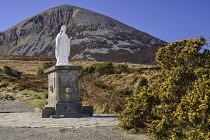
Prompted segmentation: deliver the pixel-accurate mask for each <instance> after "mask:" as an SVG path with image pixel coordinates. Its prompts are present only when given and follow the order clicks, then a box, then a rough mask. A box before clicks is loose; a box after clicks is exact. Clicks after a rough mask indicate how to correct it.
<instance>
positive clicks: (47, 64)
mask: <svg viewBox="0 0 210 140" xmlns="http://www.w3.org/2000/svg"><path fill="white" fill-rule="evenodd" d="M54 65H55V62H45V63H43V65H42V68H39V69H38V70H37V72H36V75H37V76H38V77H44V76H46V75H45V74H44V70H45V69H48V68H50V67H52V66H54Z"/></svg>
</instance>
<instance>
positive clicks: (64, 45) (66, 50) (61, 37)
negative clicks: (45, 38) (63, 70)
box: [55, 25, 71, 66]
mask: <svg viewBox="0 0 210 140" xmlns="http://www.w3.org/2000/svg"><path fill="white" fill-rule="evenodd" d="M70 39H71V38H70ZM70 39H69V38H68V36H67V34H66V26H65V25H63V26H62V27H61V31H60V33H58V35H57V37H56V46H55V57H56V59H57V63H56V66H61V65H62V66H63V65H70V63H69V60H68V57H69V54H70Z"/></svg>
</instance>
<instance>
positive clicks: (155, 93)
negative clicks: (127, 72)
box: [119, 37, 210, 140]
mask: <svg viewBox="0 0 210 140" xmlns="http://www.w3.org/2000/svg"><path fill="white" fill-rule="evenodd" d="M204 45H206V42H205V39H204V38H203V37H201V38H200V39H197V38H194V39H186V40H181V41H175V42H173V43H171V44H169V45H168V46H166V47H163V48H160V49H159V51H158V53H157V57H156V60H157V61H158V62H159V63H160V65H161V67H162V72H161V73H159V74H154V75H153V76H151V77H150V78H149V80H148V85H146V86H143V87H141V89H140V92H139V93H138V94H133V95H132V96H130V97H128V98H126V101H127V104H126V105H125V109H124V111H123V112H122V113H121V114H120V116H119V120H120V121H121V122H120V126H121V127H122V128H124V129H126V130H135V131H140V130H146V131H148V132H150V133H151V138H152V139H157V140H161V139H164V140H168V139H173V140H180V139H186V140H188V139H189V140H194V139H199V140H207V139H210V133H209V132H210V71H209V69H210V51H209V50H205V51H204V52H203V53H199V50H200V49H201V48H202V47H203V46H204ZM140 83H142V84H143V85H144V84H145V83H146V82H143V80H142V81H141V82H140ZM142 84H141V85H142ZM139 85H140V84H139Z"/></svg>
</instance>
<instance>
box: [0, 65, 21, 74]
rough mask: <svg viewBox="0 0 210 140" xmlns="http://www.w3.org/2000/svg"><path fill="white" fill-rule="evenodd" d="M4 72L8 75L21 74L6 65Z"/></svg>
mask: <svg viewBox="0 0 210 140" xmlns="http://www.w3.org/2000/svg"><path fill="white" fill-rule="evenodd" d="M2 73H3V74H6V75H9V76H18V75H19V74H20V73H18V72H17V71H15V70H13V69H12V68H10V67H9V66H4V67H3V70H2Z"/></svg>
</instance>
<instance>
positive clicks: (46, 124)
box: [0, 101, 149, 140]
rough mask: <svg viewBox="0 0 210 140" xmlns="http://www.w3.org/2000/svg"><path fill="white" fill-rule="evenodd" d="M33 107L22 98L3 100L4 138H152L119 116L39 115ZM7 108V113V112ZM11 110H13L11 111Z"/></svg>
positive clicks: (1, 121)
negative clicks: (129, 128)
mask: <svg viewBox="0 0 210 140" xmlns="http://www.w3.org/2000/svg"><path fill="white" fill-rule="evenodd" d="M31 111H33V108H32V107H31V106H30V105H26V104H24V103H22V102H19V101H0V139H1V140H23V139H24V140H37V139H40V140H49V139H50V140H67V139H68V140H148V139H149V138H148V136H146V135H133V134H132V135H131V134H127V133H126V132H124V131H121V130H120V128H119V127H118V126H117V124H118V122H117V120H116V116H114V115H110V116H103V115H100V114H99V115H96V116H95V117H89V118H62V119H50V118H36V117H35V116H33V113H32V112H31ZM5 112H7V113H5ZM9 112H10V113H9Z"/></svg>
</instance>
